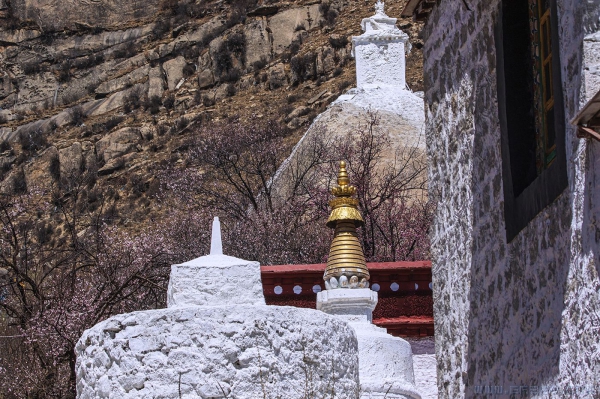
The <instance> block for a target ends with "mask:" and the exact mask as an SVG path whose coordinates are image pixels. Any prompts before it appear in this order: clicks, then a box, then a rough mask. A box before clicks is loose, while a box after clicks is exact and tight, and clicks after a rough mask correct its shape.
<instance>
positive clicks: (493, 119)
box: [423, 0, 600, 398]
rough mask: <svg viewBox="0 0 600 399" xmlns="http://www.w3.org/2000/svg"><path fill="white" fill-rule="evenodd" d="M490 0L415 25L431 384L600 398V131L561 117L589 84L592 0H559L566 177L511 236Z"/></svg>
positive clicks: (453, 6)
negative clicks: (428, 208) (585, 130)
mask: <svg viewBox="0 0 600 399" xmlns="http://www.w3.org/2000/svg"><path fill="white" fill-rule="evenodd" d="M499 4H500V2H499V0H491V1H486V2H483V1H480V2H476V1H473V0H465V1H455V0H441V1H440V2H439V3H438V5H437V6H436V8H435V9H434V10H433V12H432V13H431V15H430V17H429V20H428V22H427V24H426V27H425V29H424V32H423V35H424V38H425V47H424V49H423V50H424V59H425V61H424V73H425V86H426V94H425V113H426V125H427V127H426V129H425V130H426V132H427V148H428V157H429V161H430V166H429V180H430V187H429V195H430V196H431V198H433V199H435V200H436V201H437V204H438V207H437V215H436V219H435V222H434V225H433V228H432V246H433V248H432V255H433V259H432V262H433V269H432V273H433V287H434V289H433V292H434V317H435V333H436V355H437V360H438V363H437V367H438V388H439V395H440V398H471V397H488V396H489V397H491V395H486V394H483V395H482V394H479V393H478V392H479V391H480V390H481V389H482V388H480V387H485V386H488V387H490V386H491V387H500V388H501V389H502V392H503V393H505V395H504V396H499V397H509V396H510V395H509V393H510V392H511V389H512V390H513V391H514V390H515V388H514V387H519V388H518V389H519V391H518V392H519V393H518V395H517V396H516V397H548V398H565V397H578V398H592V397H600V339H598V337H599V336H600V279H599V277H598V275H599V272H600V227H599V224H598V222H599V221H600V143H598V142H596V141H589V140H584V139H578V138H577V137H576V135H575V128H574V127H573V126H571V125H570V124H569V121H570V120H571V119H572V118H573V117H574V116H575V115H576V114H577V112H578V111H579V109H580V108H581V107H582V106H583V104H585V102H586V101H587V100H588V99H589V98H591V97H592V96H593V95H594V94H595V93H596V92H597V91H598V90H600V79H599V77H600V76H599V74H600V72H599V68H600V60H599V55H598V54H600V33H598V29H599V16H600V1H598V0H587V1H580V0H557V6H558V23H559V39H560V57H561V66H562V70H561V74H562V91H563V97H564V104H565V119H566V125H567V128H566V135H565V136H566V139H565V140H566V147H565V148H566V154H567V169H568V178H569V185H568V187H567V188H566V189H565V191H564V192H563V193H562V194H561V195H560V196H559V197H558V198H557V199H556V200H555V201H554V202H553V203H552V204H550V205H549V206H547V207H546V208H545V209H544V210H543V211H542V212H541V213H539V214H538V215H537V216H536V217H535V218H534V219H533V220H532V221H531V222H530V223H529V224H528V225H527V227H526V228H525V229H523V230H522V231H521V232H520V233H519V234H518V235H517V237H516V238H514V239H513V240H512V241H511V242H507V240H506V233H505V222H504V204H503V202H504V192H503V183H502V155H501V132H500V122H499V116H498V100H497V81H496V54H495V48H496V43H495V36H494V27H495V25H496V23H497V19H498V16H499V12H498V11H499ZM467 7H468V8H467ZM494 389H498V388H494ZM574 389H580V391H579V392H570V391H569V390H574ZM536 391H537V393H536ZM494 397H496V396H494Z"/></svg>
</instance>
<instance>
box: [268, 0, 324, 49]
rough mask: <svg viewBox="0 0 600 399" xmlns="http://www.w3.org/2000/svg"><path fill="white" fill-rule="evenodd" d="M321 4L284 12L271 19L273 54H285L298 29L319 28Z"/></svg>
mask: <svg viewBox="0 0 600 399" xmlns="http://www.w3.org/2000/svg"><path fill="white" fill-rule="evenodd" d="M321 19H322V17H321V13H320V12H319V4H312V5H310V6H304V7H298V8H292V9H289V10H285V11H282V12H280V13H277V14H276V15H274V16H272V17H271V18H270V19H269V28H270V29H271V31H272V32H273V52H274V53H275V54H281V53H283V52H284V51H285V50H286V49H287V47H288V46H289V45H290V44H292V41H293V40H294V38H295V37H296V35H295V34H296V32H297V30H296V28H297V27H300V26H303V27H304V29H306V30H310V29H311V28H314V27H315V26H319V22H320V21H321Z"/></svg>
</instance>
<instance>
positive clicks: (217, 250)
mask: <svg viewBox="0 0 600 399" xmlns="http://www.w3.org/2000/svg"><path fill="white" fill-rule="evenodd" d="M220 235H221V234H220V229H219V227H218V220H215V222H214V225H213V241H212V245H211V254H210V255H208V256H203V257H200V258H197V259H194V260H192V261H190V262H186V263H183V264H180V265H173V266H172V271H171V279H170V281H169V290H168V307H167V308H166V309H157V310H147V311H140V312H133V313H129V314H121V315H117V316H113V317H111V318H109V319H107V320H105V321H103V322H100V323H98V324H97V325H95V326H94V327H92V328H90V329H89V330H86V331H85V332H84V333H83V335H82V337H81V338H80V340H79V341H78V342H77V346H76V348H75V351H76V354H77V364H76V373H77V397H78V398H79V399H84V398H85V399H88V398H90V399H91V398H119V399H121V398H126V399H133V398H136V399H140V398H173V399H175V398H177V399H178V398H183V399H192V398H194V399H197V398H213V399H217V398H237V399H256V398H311V399H325V398H330V397H332V396H334V394H335V397H336V398H343V399H356V397H357V392H358V390H359V379H358V378H359V375H358V347H357V342H356V338H355V334H354V331H352V329H351V328H350V327H349V326H348V325H347V324H346V323H345V322H343V321H341V320H338V319H336V318H334V317H332V316H329V315H326V314H324V313H322V312H319V311H317V310H311V309H300V308H293V307H287V306H284V307H282V306H266V305H265V299H264V296H263V290H262V284H261V278H260V265H259V264H258V263H257V262H249V261H245V260H242V259H237V258H233V257H231V256H226V255H223V254H222V247H221V244H220Z"/></svg>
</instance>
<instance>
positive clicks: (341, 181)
mask: <svg viewBox="0 0 600 399" xmlns="http://www.w3.org/2000/svg"><path fill="white" fill-rule="evenodd" d="M337 183H338V185H340V186H347V185H348V184H349V183H350V179H348V172H347V171H346V161H340V171H339V173H338V179H337Z"/></svg>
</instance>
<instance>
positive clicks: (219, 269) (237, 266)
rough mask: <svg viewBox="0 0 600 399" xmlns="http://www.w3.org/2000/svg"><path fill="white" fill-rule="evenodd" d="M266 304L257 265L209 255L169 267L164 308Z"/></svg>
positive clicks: (258, 265) (227, 257) (236, 259)
mask: <svg viewBox="0 0 600 399" xmlns="http://www.w3.org/2000/svg"><path fill="white" fill-rule="evenodd" d="M224 305H231V306H234V305H265V297H264V294H263V287H262V280H261V277H260V264H259V263H258V262H251V261H247V260H243V259H238V258H234V257H231V256H227V255H208V256H202V257H200V258H197V259H194V260H191V261H189V262H186V263H182V264H180V265H173V266H171V278H170V280H169V287H168V290H167V306H168V307H176V306H224Z"/></svg>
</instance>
